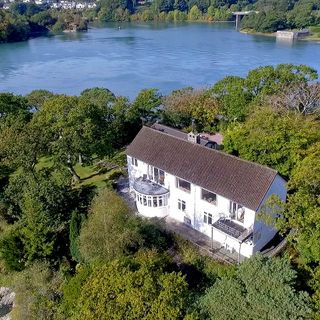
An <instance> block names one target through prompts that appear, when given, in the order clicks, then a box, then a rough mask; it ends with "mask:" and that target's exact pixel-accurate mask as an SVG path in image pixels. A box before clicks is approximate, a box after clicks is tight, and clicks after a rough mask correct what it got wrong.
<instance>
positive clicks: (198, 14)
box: [188, 5, 201, 21]
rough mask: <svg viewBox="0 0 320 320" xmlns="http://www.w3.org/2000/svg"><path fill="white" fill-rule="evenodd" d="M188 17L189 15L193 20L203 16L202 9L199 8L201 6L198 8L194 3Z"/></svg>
mask: <svg viewBox="0 0 320 320" xmlns="http://www.w3.org/2000/svg"><path fill="white" fill-rule="evenodd" d="M188 17H189V20H191V21H196V20H200V18H201V11H200V10H199V8H198V7H197V6H196V5H194V6H193V7H192V8H191V9H190V11H189V15H188Z"/></svg>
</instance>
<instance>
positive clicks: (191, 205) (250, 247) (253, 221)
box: [128, 156, 286, 257]
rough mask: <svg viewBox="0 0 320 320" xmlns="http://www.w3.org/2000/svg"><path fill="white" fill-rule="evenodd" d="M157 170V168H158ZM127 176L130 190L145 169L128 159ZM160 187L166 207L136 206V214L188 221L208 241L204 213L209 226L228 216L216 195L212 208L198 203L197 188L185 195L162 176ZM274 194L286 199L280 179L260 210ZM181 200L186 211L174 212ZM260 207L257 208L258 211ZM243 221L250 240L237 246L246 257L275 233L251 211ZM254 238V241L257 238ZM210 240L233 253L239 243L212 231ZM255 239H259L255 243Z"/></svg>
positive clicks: (223, 200) (225, 202) (226, 203)
mask: <svg viewBox="0 0 320 320" xmlns="http://www.w3.org/2000/svg"><path fill="white" fill-rule="evenodd" d="M160 169H161V168H160ZM128 172H129V178H130V186H131V187H132V183H133V179H134V178H139V177H142V176H143V174H148V165H147V164H146V163H143V162H142V161H139V160H138V166H137V167H136V166H133V165H132V162H131V157H129V156H128ZM164 187H165V188H167V189H169V191H170V194H169V198H168V207H167V208H166V209H165V210H164V209H160V208H150V207H144V206H140V205H139V203H137V208H138V211H139V212H140V213H141V214H143V215H145V216H147V217H151V216H158V217H159V216H161V217H162V216H165V215H169V216H170V217H172V218H174V219H176V220H178V221H180V222H184V217H188V218H189V219H190V220H191V225H192V227H193V228H195V229H196V230H198V231H200V232H202V233H204V234H206V235H207V236H208V237H210V238H211V226H210V225H208V224H206V223H204V221H203V216H204V212H207V213H211V214H212V216H213V222H215V221H216V220H218V219H219V217H220V216H229V215H230V214H229V203H230V200H229V199H227V198H225V197H223V196H220V195H217V201H216V204H213V203H209V202H207V201H205V200H202V199H201V187H200V186H197V185H194V184H191V190H190V192H186V191H184V190H181V189H179V188H177V187H176V177H175V176H173V175H171V174H169V173H165V181H164ZM272 194H278V195H279V196H280V197H281V199H282V200H284V201H285V198H286V183H285V181H284V180H283V179H282V178H281V177H280V176H277V177H276V178H275V180H274V181H273V183H272V185H271V186H270V189H269V191H268V192H267V194H266V195H265V197H264V200H263V201H262V203H261V206H262V205H263V204H264V202H265V201H266V200H267V199H268V198H269V197H270V196H271V195H272ZM179 199H180V200H184V201H185V202H186V210H185V212H182V211H180V210H179V209H178V200H179ZM261 206H260V208H261ZM244 210H245V214H244V221H243V223H241V222H238V221H235V222H236V223H239V224H240V225H242V226H243V227H245V228H247V229H249V228H253V233H254V237H253V239H252V238H251V239H248V240H247V241H246V242H244V243H242V244H241V249H240V250H241V251H240V252H241V254H242V255H243V256H246V257H250V256H251V255H252V254H253V253H255V252H257V251H259V250H260V249H261V248H262V247H263V246H265V245H266V244H267V243H268V242H269V241H270V240H271V239H272V238H273V237H274V235H275V233H276V231H275V230H274V229H273V228H271V227H270V226H267V225H266V224H265V223H263V222H262V221H260V220H258V219H257V218H256V213H255V211H253V210H251V209H248V208H244ZM257 236H258V237H257ZM213 238H214V240H215V241H218V242H220V243H222V244H225V245H227V246H229V247H231V248H234V250H235V251H236V252H238V251H239V248H240V247H239V246H240V245H239V242H238V241H237V240H236V239H234V238H232V237H230V236H227V235H226V234H225V233H223V232H220V231H218V230H215V229H214V231H213ZM258 238H259V239H258Z"/></svg>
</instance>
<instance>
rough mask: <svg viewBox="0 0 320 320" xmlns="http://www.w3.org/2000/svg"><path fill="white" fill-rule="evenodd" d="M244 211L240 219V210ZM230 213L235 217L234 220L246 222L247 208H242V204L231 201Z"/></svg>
mask: <svg viewBox="0 0 320 320" xmlns="http://www.w3.org/2000/svg"><path fill="white" fill-rule="evenodd" d="M240 209H241V210H242V213H241V217H239V210H240ZM229 213H230V214H232V215H233V218H232V219H234V220H236V221H239V222H241V223H243V222H244V214H245V208H244V206H242V205H241V204H239V203H237V202H235V201H232V200H230V203H229Z"/></svg>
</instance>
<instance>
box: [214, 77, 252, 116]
mask: <svg viewBox="0 0 320 320" xmlns="http://www.w3.org/2000/svg"><path fill="white" fill-rule="evenodd" d="M212 93H213V95H214V96H215V97H216V98H217V99H218V101H219V105H220V108H219V111H220V112H221V114H222V115H223V116H224V117H225V118H226V119H227V121H234V120H237V121H243V120H244V119H245V118H246V117H247V115H248V114H249V111H250V109H251V108H250V102H251V100H252V95H251V93H250V92H248V91H247V90H246V80H245V79H243V78H240V77H235V76H228V77H225V78H224V79H222V80H220V81H218V82H216V83H215V85H214V86H213V87H212Z"/></svg>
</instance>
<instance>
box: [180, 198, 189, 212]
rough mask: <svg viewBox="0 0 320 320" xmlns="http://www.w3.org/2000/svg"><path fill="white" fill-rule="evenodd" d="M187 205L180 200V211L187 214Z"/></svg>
mask: <svg viewBox="0 0 320 320" xmlns="http://www.w3.org/2000/svg"><path fill="white" fill-rule="evenodd" d="M186 209H187V204H186V202H185V201H184V200H181V199H178V210H180V211H182V212H186Z"/></svg>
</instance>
